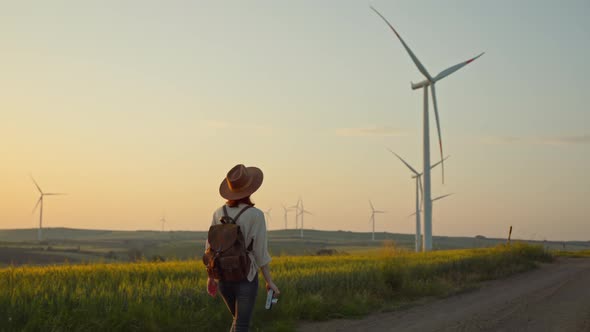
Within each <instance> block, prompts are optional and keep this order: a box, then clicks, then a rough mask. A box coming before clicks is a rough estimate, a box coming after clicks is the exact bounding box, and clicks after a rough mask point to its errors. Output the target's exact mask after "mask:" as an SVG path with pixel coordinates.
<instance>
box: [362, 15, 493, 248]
mask: <svg viewBox="0 0 590 332" xmlns="http://www.w3.org/2000/svg"><path fill="white" fill-rule="evenodd" d="M370 8H371V9H372V10H373V11H374V12H375V13H377V15H379V17H381V19H383V21H385V23H386V24H387V25H388V26H389V28H391V30H392V31H393V33H394V34H395V35H396V36H397V38H398V39H399V41H400V42H401V43H402V45H403V47H404V48H405V50H406V52H407V53H408V55H409V56H410V58H411V59H412V61H413V62H414V64H415V65H416V67H417V68H418V71H420V73H422V75H424V77H425V79H424V80H422V81H420V82H419V83H411V87H412V89H413V90H416V89H420V88H423V92H424V113H423V117H424V121H423V144H424V145H423V158H424V163H423V167H424V172H423V174H424V250H425V251H430V250H432V195H431V185H430V127H429V118H428V87H430V88H431V90H432V92H431V93H432V104H433V106H434V116H435V118H436V127H437V131H438V142H439V150H440V157H441V160H442V156H443V148H442V135H441V131H440V119H439V116H438V106H437V101H436V90H435V87H434V86H435V83H436V82H437V81H439V80H441V79H443V78H445V77H447V76H449V75H451V74H452V73H454V72H456V71H457V70H459V69H461V68H463V67H464V66H466V65H467V64H469V63H471V62H473V61H474V60H476V59H477V58H479V57H480V56H482V55H483V54H484V53H481V54H479V55H478V56H476V57H473V58H471V59H469V60H467V61H464V62H461V63H459V64H456V65H454V66H451V67H449V68H447V69H445V70H443V71H441V72H440V73H439V74H438V75H436V76H435V77H432V76H431V75H430V73H428V71H427V70H426V68H425V67H424V65H422V63H421V62H420V60H418V58H417V57H416V55H414V53H413V52H412V50H410V48H409V47H408V45H406V42H405V41H404V40H403V39H402V37H401V36H400V35H399V34H398V33H397V31H396V30H395V28H394V27H393V26H392V25H391V24H390V23H389V21H387V19H386V18H385V17H384V16H383V15H381V13H379V12H378V11H377V9H375V8H373V7H372V6H371V7H370ZM441 168H442V179H443V180H442V181H443V184H444V177H445V170H444V163H441Z"/></svg>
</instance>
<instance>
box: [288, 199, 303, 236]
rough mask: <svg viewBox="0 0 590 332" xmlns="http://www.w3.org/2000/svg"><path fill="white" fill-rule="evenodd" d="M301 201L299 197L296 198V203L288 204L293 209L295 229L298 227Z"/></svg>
mask: <svg viewBox="0 0 590 332" xmlns="http://www.w3.org/2000/svg"><path fill="white" fill-rule="evenodd" d="M300 203H301V197H299V199H298V200H297V204H295V205H293V206H289V209H295V229H298V228H299V204H300Z"/></svg>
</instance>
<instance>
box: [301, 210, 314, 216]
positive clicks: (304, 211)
mask: <svg viewBox="0 0 590 332" xmlns="http://www.w3.org/2000/svg"><path fill="white" fill-rule="evenodd" d="M301 213H307V214H309V215H312V216H313V213H311V212H309V211H307V210H303V211H301Z"/></svg>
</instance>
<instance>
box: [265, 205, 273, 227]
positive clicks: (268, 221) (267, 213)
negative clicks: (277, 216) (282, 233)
mask: <svg viewBox="0 0 590 332" xmlns="http://www.w3.org/2000/svg"><path fill="white" fill-rule="evenodd" d="M271 210H272V208H270V209H268V210H266V211H264V215H265V216H266V228H267V229H268V228H269V227H270V220H271V217H270V211H271Z"/></svg>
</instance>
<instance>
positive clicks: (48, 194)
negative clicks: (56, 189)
mask: <svg viewBox="0 0 590 332" xmlns="http://www.w3.org/2000/svg"><path fill="white" fill-rule="evenodd" d="M57 195H67V194H66V193H47V194H43V196H57Z"/></svg>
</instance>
